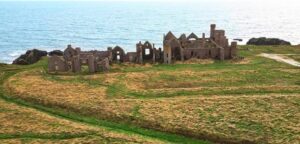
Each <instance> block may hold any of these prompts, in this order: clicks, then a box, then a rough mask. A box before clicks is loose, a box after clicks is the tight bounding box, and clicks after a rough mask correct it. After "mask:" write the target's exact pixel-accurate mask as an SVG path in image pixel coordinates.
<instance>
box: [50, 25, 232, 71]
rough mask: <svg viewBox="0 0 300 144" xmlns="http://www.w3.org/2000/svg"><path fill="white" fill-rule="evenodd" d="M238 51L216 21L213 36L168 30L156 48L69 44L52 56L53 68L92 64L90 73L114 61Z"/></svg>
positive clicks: (170, 60)
mask: <svg viewBox="0 0 300 144" xmlns="http://www.w3.org/2000/svg"><path fill="white" fill-rule="evenodd" d="M236 53H237V42H231V45H229V42H228V39H227V37H226V36H225V31H224V30H217V29H216V25H215V24H212V25H211V27H210V37H206V36H205V34H204V33H203V34H202V37H200V38H199V37H198V36H197V35H196V34H194V33H191V34H190V35H188V36H187V35H185V34H182V35H181V36H180V37H179V38H177V37H176V36H175V35H174V34H173V33H172V32H168V33H167V34H166V35H164V38H163V50H162V48H156V47H155V45H154V44H151V43H150V42H148V41H146V42H144V43H142V42H141V41H140V42H139V43H137V44H136V52H128V53H125V51H124V50H123V48H121V47H120V46H116V47H114V48H112V47H109V48H107V51H96V50H95V51H81V49H80V48H73V47H72V46H71V45H68V47H67V48H66V50H65V51H64V54H63V56H56V55H54V56H49V64H48V70H49V72H75V73H77V72H80V71H81V68H82V66H84V65H86V66H88V69H89V72H90V73H95V72H100V71H104V72H105V71H109V68H110V64H112V63H123V62H130V63H138V64H143V63H149V62H150V63H165V64H171V63H173V62H174V61H185V60H189V59H192V58H196V59H218V60H225V59H232V58H234V57H235V56H236Z"/></svg>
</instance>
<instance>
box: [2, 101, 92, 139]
mask: <svg viewBox="0 0 300 144" xmlns="http://www.w3.org/2000/svg"><path fill="white" fill-rule="evenodd" d="M92 130H93V129H91V128H88V127H86V126H84V125H80V124H76V123H72V122H70V121H66V120H61V119H58V118H55V117H51V116H49V115H46V114H44V113H40V112H37V111H35V110H33V109H28V108H23V107H20V106H17V105H15V104H10V103H7V102H4V101H2V100H0V134H17V133H39V134H50V133H58V134H59V133H69V134H77V133H87V132H88V131H92Z"/></svg>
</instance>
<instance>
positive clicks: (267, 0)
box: [0, 0, 300, 6]
mask: <svg viewBox="0 0 300 144" xmlns="http://www.w3.org/2000/svg"><path fill="white" fill-rule="evenodd" d="M0 1H38V2H44V1H84V2H87V1H93V2H97V1H99V2H101V1H103V2H118V1H119V2H172V3H201V2H230V3H239V4H241V3H254V4H256V5H264V6H268V5H281V4H284V5H297V6H298V5H299V6H300V0H0Z"/></svg>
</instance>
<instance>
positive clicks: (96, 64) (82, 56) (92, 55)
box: [48, 45, 112, 73]
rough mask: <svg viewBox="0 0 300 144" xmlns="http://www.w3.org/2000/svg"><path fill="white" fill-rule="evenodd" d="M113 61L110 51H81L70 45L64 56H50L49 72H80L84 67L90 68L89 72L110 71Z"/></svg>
mask: <svg viewBox="0 0 300 144" xmlns="http://www.w3.org/2000/svg"><path fill="white" fill-rule="evenodd" d="M111 59H112V55H111V52H110V51H81V49H80V48H75V49H74V48H72V46H71V45H68V47H67V49H66V50H65V51H64V55H63V56H57V55H53V56H49V61H48V71H49V72H75V73H77V72H80V71H81V68H82V66H84V65H86V66H88V69H89V72H91V73H94V72H99V71H108V70H109V62H110V61H111Z"/></svg>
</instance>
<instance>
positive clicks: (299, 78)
mask: <svg viewBox="0 0 300 144" xmlns="http://www.w3.org/2000/svg"><path fill="white" fill-rule="evenodd" d="M260 53H280V54H291V53H300V48H299V47H298V48H296V47H285V46H280V47H277V46H262V47H257V46H242V47H240V51H239V54H240V56H243V57H245V59H246V60H249V63H246V64H239V63H235V62H234V61H231V60H229V61H214V62H213V63H212V64H173V65H165V64H159V65H153V66H152V67H130V66H126V65H123V64H120V65H118V67H116V68H113V69H112V70H111V72H110V73H121V74H120V75H119V76H118V77H117V79H118V81H117V82H115V83H113V84H105V83H103V80H104V79H105V78H104V77H101V76H100V78H99V79H88V78H86V77H85V76H87V75H89V74H88V73H87V71H83V72H82V73H79V74H66V75H67V76H71V77H72V78H71V79H62V78H61V77H60V76H61V75H52V74H48V73H45V70H46V68H47V67H46V66H47V60H46V59H44V60H42V61H40V62H39V63H37V64H34V65H31V66H5V65H4V66H2V65H1V66H0V71H3V72H4V75H3V76H2V77H0V78H1V79H0V83H3V82H4V81H5V80H6V79H7V78H9V77H10V76H12V75H14V74H16V73H18V72H21V71H27V70H33V69H36V68H39V69H40V68H42V69H44V72H42V74H43V75H42V76H43V78H44V79H45V80H51V81H54V82H59V83H66V84H67V83H75V84H76V83H85V84H87V85H89V86H91V87H97V86H104V87H106V88H107V90H106V93H107V96H108V98H109V99H118V98H120V97H121V98H134V99H135V98H138V99H145V100H147V99H153V98H170V97H172V98H176V97H178V96H186V97H198V96H204V97H206V96H226V95H231V96H237V97H238V96H240V95H266V94H300V89H299V88H295V89H288V87H291V86H299V85H300V72H297V70H299V69H297V68H295V67H293V66H290V65H287V64H284V63H278V62H276V61H274V60H270V59H267V58H263V57H259V56H257V55H258V54H260ZM297 58H298V57H296V59H297ZM185 70H190V71H193V72H204V73H205V75H204V76H203V77H194V76H190V75H184V74H183V75H180V76H178V75H175V76H174V75H172V73H173V72H180V71H185ZM288 70H291V71H296V73H295V72H289V71H288ZM131 72H136V73H143V74H147V73H148V72H160V74H159V75H157V76H155V75H148V76H149V79H147V80H145V81H143V82H141V84H144V85H146V86H147V87H146V89H145V90H130V89H128V88H127V87H126V85H125V84H124V81H125V80H126V78H125V75H126V74H128V73H131ZM210 72H215V73H210ZM99 75H101V74H99ZM62 76H65V75H62ZM205 79H208V81H204V80H205ZM209 79H213V80H215V79H216V80H217V79H220V81H217V82H216V81H209ZM141 81H142V80H141ZM159 82H163V83H165V84H166V88H175V89H176V88H183V87H184V86H186V87H187V88H189V87H195V88H197V87H203V89H200V90H193V91H191V90H188V89H187V90H174V91H164V90H158V91H157V90H155V88H154V87H160V85H159ZM181 82H182V83H183V84H181V85H180V83H181ZM275 84H278V85H280V86H286V87H287V88H286V89H285V88H283V89H276V88H275V89H267V88H262V87H263V86H270V85H275ZM245 86H250V87H251V86H252V87H255V89H250V88H245ZM217 87H221V88H217ZM230 87H238V88H237V89H226V88H230ZM0 93H1V97H2V98H3V99H5V100H6V101H8V102H13V103H16V104H18V105H22V106H25V107H30V108H35V109H38V110H40V111H42V112H45V113H47V114H50V115H53V116H56V117H60V118H62V119H68V120H72V121H75V122H80V123H85V124H89V125H92V126H95V127H105V128H106V129H109V130H112V131H118V132H122V133H126V134H128V135H131V134H139V135H142V136H145V137H150V138H155V139H159V140H162V141H167V142H172V143H209V142H208V141H202V140H198V139H193V138H189V137H185V136H181V135H176V134H171V133H166V132H159V131H155V130H149V129H145V128H141V127H137V126H135V125H132V124H131V125H130V124H128V123H124V122H118V123H116V122H111V121H109V120H100V119H99V118H97V117H93V116H83V115H81V114H78V113H74V112H71V110H67V109H59V108H57V107H54V106H53V107H46V106H43V105H39V104H36V103H33V102H27V101H24V100H21V99H15V98H12V97H9V96H5V95H3V93H4V92H3V90H2V89H0ZM294 103H295V105H296V106H299V105H300V101H295V102H294ZM256 105H257V107H260V108H262V109H264V110H266V111H267V110H268V107H267V105H266V104H262V103H259V102H258V103H256ZM142 108H143V106H142V105H136V106H134V107H133V108H132V111H131V116H132V117H133V118H132V119H133V120H137V119H143V116H142V115H141V113H140V110H141V109H142ZM0 111H1V110H0ZM204 111H206V112H209V111H211V112H213V111H215V110H214V109H213V107H211V109H206V110H204ZM204 111H202V110H199V112H198V115H199V118H200V119H203V118H204V119H207V120H208V121H209V122H210V123H216V122H219V121H221V120H222V119H223V116H222V115H217V116H213V115H208V114H207V113H205V112H204ZM233 123H234V124H235V125H236V126H237V128H239V129H242V130H247V131H254V132H255V133H258V134H263V133H264V132H263V131H262V130H263V128H262V125H261V124H260V123H257V122H255V121H251V120H241V121H234V122H233ZM273 130H274V131H280V130H279V129H276V128H274V129H273ZM277 133H284V131H280V132H277ZM3 137H5V135H3ZM7 137H9V136H7ZM0 138H1V135H0ZM54 138H55V137H54Z"/></svg>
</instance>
